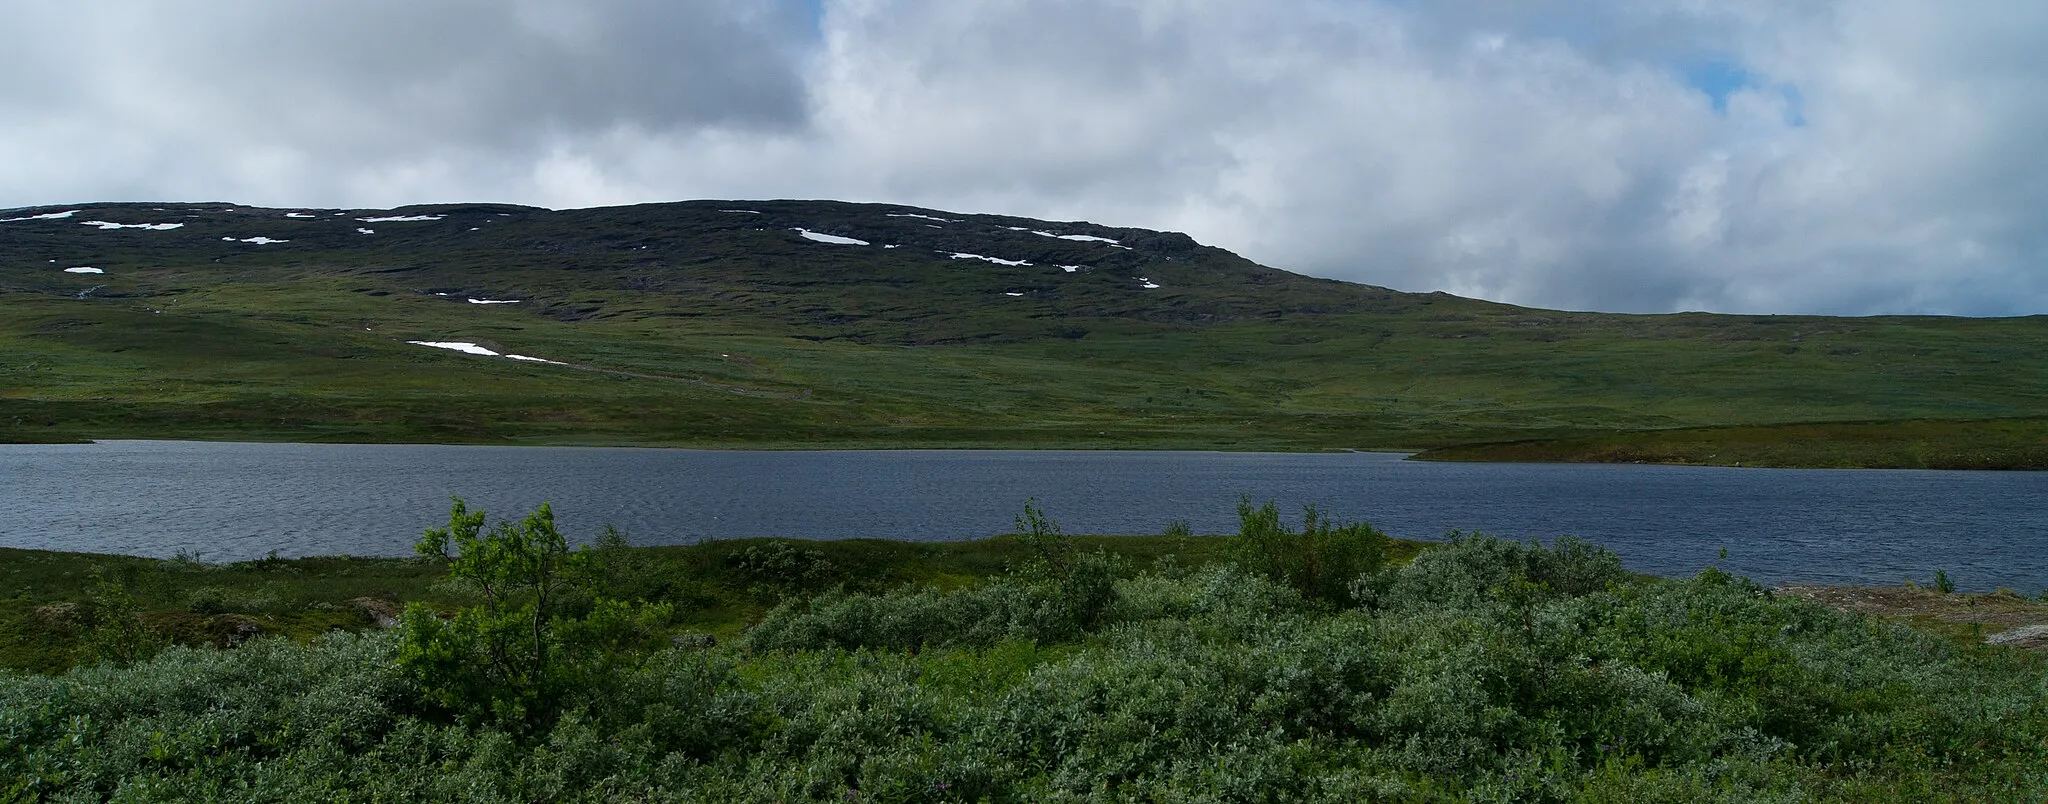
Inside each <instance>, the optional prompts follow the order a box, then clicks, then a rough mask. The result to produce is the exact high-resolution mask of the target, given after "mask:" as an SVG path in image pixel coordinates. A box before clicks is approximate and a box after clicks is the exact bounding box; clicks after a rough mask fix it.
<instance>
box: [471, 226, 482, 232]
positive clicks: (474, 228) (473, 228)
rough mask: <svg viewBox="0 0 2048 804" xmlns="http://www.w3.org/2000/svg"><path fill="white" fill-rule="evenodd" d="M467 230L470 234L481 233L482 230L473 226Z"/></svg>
mask: <svg viewBox="0 0 2048 804" xmlns="http://www.w3.org/2000/svg"><path fill="white" fill-rule="evenodd" d="M469 230H470V231H472V232H481V231H483V229H481V228H478V227H475V226H471V227H469Z"/></svg>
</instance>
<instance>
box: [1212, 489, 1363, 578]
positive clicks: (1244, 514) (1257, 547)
mask: <svg viewBox="0 0 2048 804" xmlns="http://www.w3.org/2000/svg"><path fill="white" fill-rule="evenodd" d="M1301 518H1302V523H1301V530H1300V531H1293V530H1289V529H1288V528H1287V526H1286V525H1285V524H1283V523H1282V522H1281V521H1280V511H1279V509H1277V508H1276V507H1275V506H1274V505H1273V502H1272V501H1271V500H1268V501H1266V503H1265V504H1264V505H1261V506H1259V507H1257V508H1254V507H1252V502H1251V498H1249V497H1244V498H1240V499H1239V500H1238V502H1237V519H1238V530H1237V536H1236V537H1234V541H1233V544H1232V555H1233V557H1234V558H1235V559H1236V560H1237V562H1238V564H1239V565H1240V566H1243V567H1244V568H1245V569H1246V570H1248V571H1250V572H1252V573H1254V574H1258V575H1263V576H1265V577H1267V578H1270V579H1272V580H1273V581H1275V582H1278V583H1281V584H1285V585H1287V586H1291V587H1293V588H1294V589H1295V590H1296V591H1298V592H1300V593H1301V595H1302V596H1303V597H1305V598H1309V599H1311V600H1322V601H1327V602H1330V603H1336V604H1347V603H1351V602H1352V601H1353V596H1352V582H1353V581H1355V580H1357V579H1358V577H1359V576H1361V575H1364V574H1366V573H1369V572H1373V571H1375V570H1378V569H1379V568H1381V567H1382V566H1384V565H1385V564H1386V560H1387V535H1386V534H1384V533H1381V532H1379V531H1377V530H1374V529H1373V527H1372V526H1371V525H1367V524H1365V523H1363V522H1358V523H1351V524H1345V523H1340V522H1336V521H1334V520H1331V519H1330V518H1328V517H1327V516H1326V515H1324V514H1323V512H1322V511H1320V510H1318V509H1317V508H1316V507H1315V506H1313V505H1311V506H1308V507H1306V508H1304V509H1303V510H1302V517H1301Z"/></svg>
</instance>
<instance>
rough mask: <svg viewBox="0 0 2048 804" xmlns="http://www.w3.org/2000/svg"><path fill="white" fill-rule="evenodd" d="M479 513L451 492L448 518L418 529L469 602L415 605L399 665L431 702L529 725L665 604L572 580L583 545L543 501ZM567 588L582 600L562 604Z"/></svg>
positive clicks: (648, 639) (607, 661)
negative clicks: (441, 613) (487, 522)
mask: <svg viewBox="0 0 2048 804" xmlns="http://www.w3.org/2000/svg"><path fill="white" fill-rule="evenodd" d="M484 518H485V517H484V512H483V511H477V512H475V513H470V512H469V510H468V507H467V506H466V505H465V504H464V503H463V501H462V499H461V498H459V497H458V498H456V499H455V502H454V506H453V508H452V510H451V511H450V513H449V517H448V527H446V528H435V529H430V530H428V531H427V532H426V534H425V535H423V536H422V537H421V538H420V541H419V543H418V544H417V545H416V547H417V549H418V551H419V552H420V553H421V554H422V555H427V556H437V557H440V558H441V559H442V560H444V561H447V562H448V573H449V575H450V576H451V577H452V578H454V579H456V580H459V581H463V582H466V583H468V584H471V585H472V586H473V588H474V589H475V590H476V592H477V593H478V594H479V595H480V596H481V598H482V602H481V604H479V605H476V606H471V607H468V608H465V609H463V610H461V611H460V612H458V613H457V614H456V615H455V617H454V618H453V619H452V620H442V619H441V618H439V617H437V616H435V614H434V613H433V612H432V611H430V610H429V609H427V608H426V607H425V606H423V605H421V604H417V603H416V604H413V605H412V606H410V607H408V608H407V610H406V613H405V616H404V618H403V619H402V621H401V624H402V632H403V634H404V643H403V646H402V648H401V649H400V651H399V654H398V661H399V664H400V665H402V666H403V667H405V668H407V669H408V670H410V671H411V672H412V673H413V674H414V677H415V678H416V679H417V680H418V681H419V683H420V685H421V687H422V689H423V691H424V692H425V693H426V694H427V695H428V696H429V697H430V698H431V699H432V700H434V701H435V702H436V703H438V704H440V705H441V706H444V707H447V708H448V709H450V710H453V711H456V712H461V713H465V714H467V715H470V716H473V717H489V718H493V719H496V720H499V721H503V722H511V723H527V724H540V723H545V722H547V721H549V720H551V719H552V718H553V717H554V716H555V715H556V714H558V713H559V711H560V705H561V703H562V700H563V698H564V697H565V696H567V695H568V694H570V693H571V692H576V693H580V694H583V695H589V694H591V693H592V692H593V688H601V687H603V686H604V685H605V684H607V683H608V682H609V681H610V680H611V678H612V675H613V673H614V671H615V670H616V669H617V665H619V664H620V663H623V662H629V661H631V655H632V653H633V652H634V651H635V650H644V649H645V648H647V647H648V646H650V645H652V644H653V643H654V639H655V637H656V636H657V635H658V631H659V628H660V626H661V625H663V624H664V623H665V622H666V621H667V620H668V619H669V617H670V615H671V610H670V608H669V607H668V606H667V605H666V604H659V603H654V604H631V603H625V602H620V601H616V600H610V599H606V598H602V597H597V596H596V592H597V591H599V590H596V589H591V588H585V589H581V590H573V589H572V588H571V584H572V583H573V582H574V581H576V580H577V579H579V578H588V574H587V573H585V572H583V571H582V566H583V565H584V564H586V563H587V562H588V560H589V555H590V554H589V552H588V551H582V552H571V551H570V550H569V548H568V543H567V541H566V540H564V539H563V538H562V534H561V532H560V531H558V530H556V528H555V520H554V512H553V511H552V510H551V509H550V508H549V507H548V505H547V504H546V503H542V504H541V506H540V507H539V508H538V509H536V510H535V511H534V512H533V513H532V514H529V515H528V516H527V517H526V518H525V519H524V520H522V521H521V522H520V523H519V524H518V525H516V526H515V525H513V524H512V523H510V522H499V523H498V524H497V525H496V526H495V527H493V528H491V529H490V530H489V531H485V530H484V527H483V526H484ZM572 591H580V592H582V593H584V594H585V595H588V596H590V597H591V598H592V599H591V600H589V601H588V607H587V608H586V609H585V610H584V611H581V612H571V611H569V610H568V608H567V605H566V604H567V603H569V602H570V601H571V600H572V599H573V598H572V596H571V592H572Z"/></svg>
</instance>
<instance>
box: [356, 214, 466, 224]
mask: <svg viewBox="0 0 2048 804" xmlns="http://www.w3.org/2000/svg"><path fill="white" fill-rule="evenodd" d="M445 217H448V216H446V215H385V216H384V217H381V218H357V219H356V220H359V221H362V222H364V223H411V222H413V221H438V220H440V219H442V218H445Z"/></svg>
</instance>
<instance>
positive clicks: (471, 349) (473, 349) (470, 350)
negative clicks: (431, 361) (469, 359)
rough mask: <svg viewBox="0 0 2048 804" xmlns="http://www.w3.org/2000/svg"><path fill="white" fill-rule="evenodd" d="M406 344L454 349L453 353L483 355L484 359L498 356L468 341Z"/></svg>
mask: <svg viewBox="0 0 2048 804" xmlns="http://www.w3.org/2000/svg"><path fill="white" fill-rule="evenodd" d="M406 343H410V344H415V345H419V346H432V347H434V348H436V349H454V350H455V351H458V352H462V353H464V354H472V355H483V356H485V357H497V356H498V353H497V352H493V351H491V350H489V349H485V348H483V347H481V346H478V345H476V344H473V343H470V342H469V341H406Z"/></svg>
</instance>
